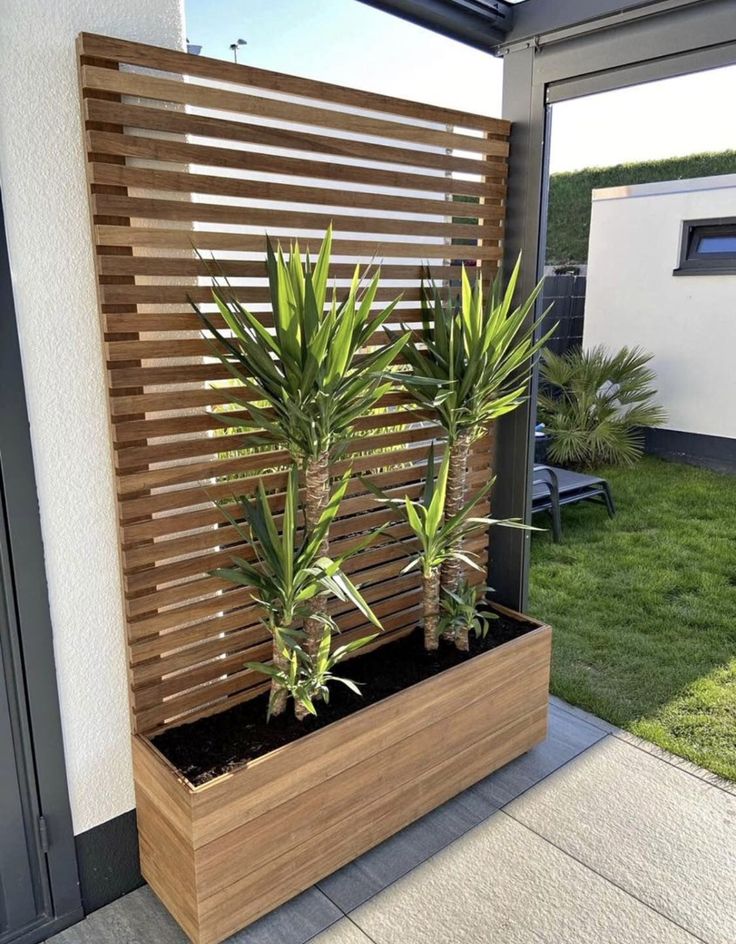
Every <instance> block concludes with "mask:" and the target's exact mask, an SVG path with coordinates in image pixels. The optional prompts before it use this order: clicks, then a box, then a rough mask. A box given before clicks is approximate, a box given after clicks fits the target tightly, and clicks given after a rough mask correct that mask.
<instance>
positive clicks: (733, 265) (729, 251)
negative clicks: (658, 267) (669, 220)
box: [674, 217, 736, 275]
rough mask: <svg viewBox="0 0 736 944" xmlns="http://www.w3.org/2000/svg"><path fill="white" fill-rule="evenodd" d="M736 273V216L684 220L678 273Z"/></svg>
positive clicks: (676, 272) (676, 271) (676, 273)
mask: <svg viewBox="0 0 736 944" xmlns="http://www.w3.org/2000/svg"><path fill="white" fill-rule="evenodd" d="M719 273H721V274H724V273H725V274H730V275H736V217H729V218H723V219H719V220H685V222H684V223H683V224H682V241H681V244H680V265H679V266H678V267H677V268H676V269H675V272H674V274H675V275H718V274H719Z"/></svg>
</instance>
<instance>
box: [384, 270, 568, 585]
mask: <svg viewBox="0 0 736 944" xmlns="http://www.w3.org/2000/svg"><path fill="white" fill-rule="evenodd" d="M520 268H521V257H519V260H518V261H517V263H516V266H515V267H514V270H513V272H512V274H511V277H510V279H509V281H508V284H507V286H506V289H505V290H502V287H501V281H500V276H499V277H498V278H496V279H495V280H494V281H493V283H492V284H491V286H490V291H489V292H488V293H487V294H485V293H484V288H483V283H482V280H481V279H480V278H479V279H478V280H477V281H476V282H475V285H471V282H470V279H469V277H468V274H467V272H466V271H465V268H463V270H462V273H461V289H460V294H459V297H455V296H454V295H453V290H452V289H447V288H446V289H441V288H439V287H438V286H437V285H436V284H435V283H434V282H430V283H429V284H428V285H425V286H424V292H423V300H422V305H421V316H422V327H421V330H420V331H419V332H418V334H417V335H416V336H413V337H411V338H410V340H409V342H408V343H407V344H406V346H405V347H404V356H405V357H406V359H407V360H408V362H409V364H410V365H411V368H412V371H411V373H408V374H401V375H398V376H399V377H400V379H401V381H402V382H403V384H404V385H405V387H406V388H407V390H408V391H409V392H410V393H411V395H412V397H413V399H414V400H415V401H416V403H417V404H418V405H419V406H422V407H425V408H426V409H427V410H429V411H431V413H432V414H433V415H434V416H435V417H436V418H437V420H438V421H439V423H440V424H441V426H442V427H443V429H444V431H445V434H446V436H447V441H448V448H449V456H450V458H449V475H448V483H447V507H446V512H445V514H446V517H447V518H448V519H451V518H453V516H455V515H457V514H458V513H459V512H460V510H461V509H462V508H463V506H464V503H465V496H466V492H467V479H468V462H469V456H470V449H471V446H472V443H473V442H474V440H476V439H477V438H479V437H480V436H482V435H483V434H484V433H486V432H487V431H488V429H489V427H490V426H491V424H492V423H493V422H494V420H496V419H498V417H500V416H503V415H504V414H505V413H509V412H511V411H512V410H514V409H516V408H517V407H518V406H519V405H520V404H521V403H522V402H523V400H524V398H525V396H526V393H527V387H528V383H529V377H530V375H531V371H532V368H533V361H534V355H535V354H536V353H537V352H538V351H539V350H540V348H541V347H542V346H543V344H544V343H545V342H546V340H547V338H548V337H549V335H547V336H546V337H544V338H541V339H540V340H537V341H535V340H534V335H535V332H536V329H537V326H538V325H539V323H540V321H541V319H540V321H537V322H534V323H532V324H529V323H528V317H529V313H530V311H531V310H532V309H533V306H534V304H535V302H536V300H537V297H538V296H539V293H540V292H541V290H542V284H543V283H542V282H540V283H539V285H537V286H536V288H535V289H534V291H533V292H532V293H531V295H529V297H528V298H527V299H526V300H525V301H524V302H523V303H522V304H521V305H519V306H518V307H516V308H513V307H512V305H513V300H514V295H515V293H516V286H517V282H518V279H519V272H520ZM553 330H554V329H553ZM455 540H456V542H457V544H456V549H458V550H459V549H460V548H461V543H462V533H461V532H458V533H457V534H456V538H455ZM462 577H463V557H462V555H461V554H451V555H449V556H448V559H447V562H446V563H445V566H444V568H443V572H442V587H443V589H444V590H446V591H448V592H451V593H457V590H458V588H459V586H460V582H461V580H462Z"/></svg>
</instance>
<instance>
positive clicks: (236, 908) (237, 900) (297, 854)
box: [135, 627, 551, 944]
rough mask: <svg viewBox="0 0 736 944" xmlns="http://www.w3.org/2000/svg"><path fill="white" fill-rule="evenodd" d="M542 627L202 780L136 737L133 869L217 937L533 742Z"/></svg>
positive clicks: (542, 697) (539, 703)
mask: <svg viewBox="0 0 736 944" xmlns="http://www.w3.org/2000/svg"><path fill="white" fill-rule="evenodd" d="M550 635H551V634H550V631H549V629H548V628H547V627H541V628H540V629H538V630H536V631H534V632H532V633H530V634H528V635H527V636H525V637H523V638H521V639H519V640H516V641H515V642H514V643H511V644H508V645H506V646H502V647H500V648H499V649H497V650H494V651H492V652H490V653H487V654H486V655H484V656H480V657H478V658H476V659H474V660H472V661H470V662H468V663H465V664H463V665H461V666H458V667H456V668H455V669H452V670H450V671H448V672H445V673H443V674H442V675H440V676H436V677H434V678H432V679H428V680H426V681H425V682H423V683H421V684H419V685H416V686H414V687H413V688H411V689H408V690H406V691H405V692H402V693H400V694H399V695H395V696H393V697H392V698H389V699H386V700H385V701H384V702H380V703H377V704H376V705H373V706H370V707H368V708H366V709H364V710H363V711H360V712H358V713H357V714H356V715H353V716H351V717H349V718H346V719H344V720H343V721H341V722H337V723H336V724H334V725H331V726H330V727H329V728H326V729H324V730H323V731H318V732H316V733H315V734H313V735H310V736H309V737H307V738H305V739H304V740H303V741H301V742H299V741H297V742H295V743H294V744H291V745H287V747H286V748H284V749H282V750H280V751H276V752H274V753H273V754H269V755H266V756H265V757H263V758H260V759H259V761H256V762H254V763H253V764H251V765H248V766H246V767H244V768H242V769H240V770H238V771H236V772H234V773H233V774H232V775H228V776H227V777H223V778H220V779H219V780H218V781H216V782H215V783H213V784H212V785H210V786H204V787H200V788H197V789H194V790H193V789H191V788H187V786H186V784H185V783H184V782H183V781H181V780H177V778H176V775H175V774H174V772H173V771H172V770H171V769H170V768H168V766H166V765H165V762H163V761H162V759H161V758H160V757H158V756H157V755H156V754H155V752H154V751H153V750H152V748H151V747H150V745H148V744H147V743H146V742H144V741H140V740H139V741H137V742H136V750H135V757H136V779H137V783H138V789H139V792H138V803H139V817H140V820H139V825H140V829H141V856H142V868H143V874H144V876H145V877H146V879H147V880H148V881H149V882H150V883H151V886H152V887H153V889H154V890H155V891H156V893H157V894H158V895H159V897H160V898H161V899H162V901H164V903H165V904H166V905H167V907H168V908H169V909H170V910H171V911H172V913H173V914H174V915H175V917H177V919H178V920H180V921H181V923H182V925H183V927H185V929H186V930H187V933H189V934H190V936H192V938H193V940H195V941H197V942H200V944H215V942H218V941H221V940H223V939H224V938H225V937H227V936H228V935H229V934H231V933H233V932H234V931H236V930H237V929H238V928H241V927H243V926H245V925H246V924H249V923H250V922H252V921H254V920H256V918H258V917H260V916H261V915H263V914H265V913H266V912H268V911H270V910H271V909H272V908H275V907H277V906H278V905H279V904H281V903H282V902H284V901H286V900H288V899H289V898H290V897H292V896H293V895H295V894H297V893H299V892H300V891H303V890H304V889H305V888H308V887H309V886H310V885H312V884H313V883H314V882H317V881H319V880H320V879H321V878H324V877H325V876H326V875H329V874H330V873H331V872H333V871H335V870H336V869H338V868H340V867H341V866H342V865H344V864H346V863H347V862H350V861H351V860H352V859H354V858H355V857H356V856H358V855H360V854H362V853H363V852H365V851H366V850H367V849H369V848H371V847H372V846H374V845H376V844H377V843H379V842H381V841H383V840H384V839H386V838H387V837H389V836H390V835H392V834H393V833H395V832H396V831H397V830H399V829H401V828H403V827H404V826H406V825H408V824H409V823H411V822H413V821H414V820H415V819H417V818H419V817H420V816H423V815H424V814H425V813H427V812H429V811H430V810H432V809H433V808H435V807H436V806H438V805H439V804H440V803H443V802H445V801H446V800H448V799H449V798H450V797H452V796H454V795H455V794H457V793H458V792H460V791H461V790H463V789H465V788H466V787H468V786H470V785H471V784H473V783H475V782H476V781H478V780H480V779H482V778H483V777H485V776H487V775H488V774H489V773H490V772H491V771H493V770H495V769H496V768H498V767H500V766H502V765H503V764H505V763H508V762H509V761H510V760H512V759H513V758H514V757H517V756H518V755H519V754H521V753H523V752H524V751H527V750H529V749H530V748H531V747H533V746H534V745H535V744H537V743H538V742H539V741H541V740H543V738H544V737H545V736H546V731H547V693H548V684H549V664H550ZM456 694H458V695H459V697H457V698H454V699H453V698H451V697H449V698H448V696H452V695H456ZM361 732H362V733H361ZM303 751H304V752H305V753H307V754H309V756H310V757H311V758H312V759H313V760H314V762H315V763H314V765H312V769H311V770H310V769H309V765H307V767H306V768H302V766H301V756H300V755H301V753H302V752H303ZM320 764H323V770H322V771H321V772H320V774H319V775H317V773H316V769H317V767H318V766H319V765H320ZM156 768H158V769H156ZM303 769H304V770H305V777H304V779H302V776H301V774H302V770H303ZM160 778H164V779H166V780H167V787H166V789H167V790H171V791H173V792H176V793H179V794H180V796H181V798H183V799H185V800H188V801H189V803H190V807H189V810H190V817H191V818H190V819H189V820H188V819H187V817H186V815H181V813H180V809H181V804H174V807H175V809H174V812H171V810H168V811H166V810H163V809H162V803H161V801H160V799H156V798H155V796H154V794H155V792H156V791H157V790H160V789H161V786H160V785H159V784H158V783H157V781H158V780H159V779H160ZM269 785H270V786H271V787H272V788H273V798H272V799H268V798H267V796H266V791H267V790H268V788H269ZM251 796H252V797H253V801H254V802H253V805H252V807H251V805H250V804H249V803H248V798H249V797H251ZM169 837H173V838H172V839H171V841H169ZM182 843H183V844H184V846H185V847H186V850H185V852H182V851H181V849H182ZM187 844H189V845H187ZM154 849H155V850H156V852H155V854H154V853H153V850H154ZM169 860H171V861H173V860H176V864H175V866H174V870H173V875H172V876H169V875H168V873H167V871H166V869H164V868H162V865H161V862H162V861H165V862H166V861H169ZM182 895H183V899H182V897H181V896H182ZM192 901H195V902H196V907H195V909H194V910H195V911H196V918H194V919H193V918H192ZM182 905H183V907H184V913H183V914H181V915H180V912H179V909H180V907H181V906H182ZM193 920H194V921H195V923H196V933H195V934H192V931H191V928H192V926H193V925H192V921H193Z"/></svg>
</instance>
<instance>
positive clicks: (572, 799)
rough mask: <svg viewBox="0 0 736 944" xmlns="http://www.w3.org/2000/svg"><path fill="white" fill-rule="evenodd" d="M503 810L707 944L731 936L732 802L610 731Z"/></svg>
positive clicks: (735, 918) (734, 884)
mask: <svg viewBox="0 0 736 944" xmlns="http://www.w3.org/2000/svg"><path fill="white" fill-rule="evenodd" d="M506 811H507V812H508V814H509V815H510V816H511V817H513V818H514V819H515V820H516V821H518V822H519V823H522V824H524V825H526V826H528V827H529V828H531V829H533V830H534V831H535V832H536V833H538V834H539V835H540V836H543V837H545V838H546V839H548V840H549V841H550V842H552V843H554V845H555V846H557V847H559V848H560V849H562V850H564V851H565V852H567V853H569V854H570V855H571V856H574V857H575V858H576V859H577V860H579V861H580V862H582V863H584V864H585V865H587V866H588V867H589V868H591V869H593V870H594V871H595V872H597V873H599V874H600V875H602V876H604V877H605V878H607V879H609V880H610V881H611V882H614V883H616V885H618V886H619V887H620V888H622V889H624V890H626V891H627V892H629V893H630V894H632V895H634V896H635V897H636V898H638V899H640V900H641V901H643V902H646V903H647V904H648V905H650V906H651V907H652V908H654V909H656V910H657V911H659V912H661V913H662V914H664V915H666V916H668V917H669V918H671V919H672V920H673V921H674V922H676V923H677V924H679V925H681V926H682V927H684V928H687V929H688V930H689V931H691V932H692V933H693V934H694V935H697V936H698V937H699V938H700V939H701V940H703V941H706V942H708V944H734V941H736V798H734V797H733V796H732V795H731V794H729V793H726V792H724V791H722V790H719V789H718V788H717V787H715V786H712V785H711V784H709V783H708V782H707V781H705V780H701V779H699V778H697V777H694V776H692V775H691V774H689V773H688V772H686V771H684V770H680V769H679V768H678V767H675V766H672V765H671V764H669V763H666V762H665V761H664V760H661V759H659V758H658V757H656V756H654V755H652V754H649V753H647V752H645V751H642V750H639V749H638V748H637V747H635V746H633V745H632V744H628V743H626V742H625V741H624V740H621V739H619V738H616V737H607V738H606V739H605V740H603V741H600V742H599V743H598V744H596V745H595V746H594V747H592V748H591V749H590V750H588V751H586V752H585V753H584V754H583V755H581V756H580V757H579V758H578V759H577V761H575V762H574V763H572V764H569V765H568V766H567V767H565V768H563V769H561V770H559V771H557V772H556V773H555V774H553V775H552V776H550V777H548V778H547V779H546V780H544V781H543V782H542V783H539V784H538V785H537V786H535V787H534V788H533V789H531V790H530V791H529V792H527V793H526V794H524V795H523V796H522V797H520V798H519V799H517V800H515V801H514V802H513V803H511V804H510V805H509V806H508V807H507V808H506Z"/></svg>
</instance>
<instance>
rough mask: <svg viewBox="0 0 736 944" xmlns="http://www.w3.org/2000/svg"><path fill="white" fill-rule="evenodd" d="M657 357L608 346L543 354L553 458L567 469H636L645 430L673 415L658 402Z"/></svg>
mask: <svg viewBox="0 0 736 944" xmlns="http://www.w3.org/2000/svg"><path fill="white" fill-rule="evenodd" d="M651 359H652V355H651V354H648V353H646V351H642V350H641V349H640V348H636V347H635V348H628V347H624V348H621V350H620V351H617V352H616V353H613V354H612V353H610V352H608V351H607V350H606V349H605V348H604V347H602V346H599V347H594V348H592V349H590V350H587V351H584V350H582V349H580V348H575V349H573V350H571V351H568V352H567V353H565V354H562V355H559V354H554V353H553V352H552V351H549V350H547V351H545V352H544V354H543V355H542V367H541V380H542V390H541V392H540V394H539V400H538V406H539V417H540V419H542V420H544V424H545V428H546V432H547V433H548V434H549V437H550V440H551V441H550V445H549V447H548V455H549V458H550V459H551V460H552V461H553V462H558V463H560V464H561V465H569V466H574V467H576V468H582V469H588V468H591V467H593V466H596V465H605V464H611V465H633V463H634V462H636V460H637V459H638V458H639V457H640V456H641V454H642V451H643V448H644V443H643V436H642V432H641V430H642V429H643V428H644V427H647V426H660V425H661V424H662V423H664V422H666V420H667V414H666V412H665V411H664V410H663V409H662V407H660V406H657V405H656V404H655V403H654V402H653V401H654V398H655V397H656V395H657V391H656V389H655V388H654V386H653V383H654V380H655V377H656V375H655V373H654V371H653V370H652V369H651V368H650V367H648V366H647V365H648V364H649V362H650V361H651Z"/></svg>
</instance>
